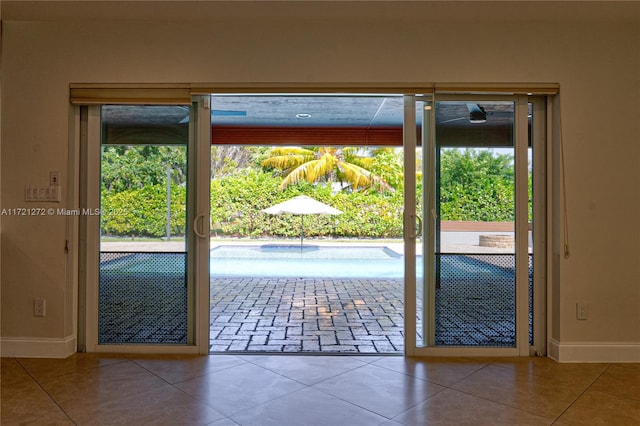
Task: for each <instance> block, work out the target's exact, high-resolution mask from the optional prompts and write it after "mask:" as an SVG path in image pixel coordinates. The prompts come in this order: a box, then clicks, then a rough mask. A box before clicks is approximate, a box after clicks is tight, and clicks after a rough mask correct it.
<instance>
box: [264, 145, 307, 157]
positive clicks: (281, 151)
mask: <svg viewBox="0 0 640 426" xmlns="http://www.w3.org/2000/svg"><path fill="white" fill-rule="evenodd" d="M269 155H272V156H279V155H306V156H313V155H314V152H313V151H312V150H310V149H307V148H301V147H299V146H278V147H275V148H272V149H271V151H269Z"/></svg>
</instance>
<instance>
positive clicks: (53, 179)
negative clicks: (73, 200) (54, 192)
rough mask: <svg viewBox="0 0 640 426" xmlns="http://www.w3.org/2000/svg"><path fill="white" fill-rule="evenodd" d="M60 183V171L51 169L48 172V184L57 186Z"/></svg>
mask: <svg viewBox="0 0 640 426" xmlns="http://www.w3.org/2000/svg"><path fill="white" fill-rule="evenodd" d="M59 185H60V172H59V171H57V170H52V171H50V172H49V186H59Z"/></svg>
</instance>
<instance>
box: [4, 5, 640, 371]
mask: <svg viewBox="0 0 640 426" xmlns="http://www.w3.org/2000/svg"><path fill="white" fill-rule="evenodd" d="M361 4H362V3H361ZM633 6H634V5H633V4H624V5H618V4H612V5H610V6H609V7H612V8H615V7H618V8H621V9H620V10H621V11H618V12H616V13H605V14H604V15H602V17H600V14H599V13H597V11H596V12H594V13H591V14H586V15H585V12H584V10H585V9H579V8H581V7H584V5H580V4H575V9H572V8H573V7H574V6H567V5H564V6H563V8H561V9H558V10H556V9H554V8H553V7H552V6H549V5H546V6H543V5H540V4H536V5H533V6H532V5H522V7H521V8H517V7H514V6H509V8H507V9H505V8H504V7H502V6H501V5H500V4H497V5H495V4H493V5H485V6H484V7H483V8H478V6H477V3H476V4H475V5H474V7H475V8H476V9H475V10H476V12H477V13H475V14H474V13H468V12H465V13H464V14H463V16H461V17H460V16H459V17H456V16H457V13H456V12H457V11H460V10H461V9H460V8H461V4H459V3H454V4H450V5H443V4H437V7H435V5H434V7H433V8H432V9H429V5H428V4H421V5H419V7H418V6H411V5H398V4H396V5H394V6H393V7H391V6H390V5H388V4H383V3H375V4H369V5H364V4H362V6H361V7H362V8H363V9H362V11H363V12H362V15H365V14H366V16H361V15H358V14H356V13H355V12H354V11H353V9H352V8H350V9H348V10H349V13H347V12H344V15H345V16H347V17H346V18H344V19H341V18H340V16H341V13H342V12H341V9H340V5H332V4H329V3H327V4H326V5H325V6H324V7H323V10H324V12H323V13H322V14H320V17H317V15H316V14H314V13H310V12H311V11H315V10H316V9H315V8H314V7H315V5H306V4H305V3H299V4H297V5H296V7H295V8H293V9H291V8H290V9H289V12H287V13H286V14H285V17H281V18H278V17H277V15H276V16H275V17H272V18H271V19H258V18H260V16H258V15H256V16H248V17H247V18H242V17H239V16H237V15H239V13H237V14H233V13H231V12H228V11H229V10H231V11H233V9H229V8H227V9H225V10H226V11H227V12H225V14H224V19H216V15H215V12H214V11H211V10H210V11H209V12H208V13H209V14H210V16H209V17H207V19H199V20H191V21H182V22H181V21H176V20H172V21H157V22H153V21H140V20H130V19H128V20H118V21H105V20H99V21H86V20H78V19H74V20H67V21H64V22H55V21H51V20H49V21H40V22H32V21H25V20H22V19H23V18H24V17H23V15H20V14H18V13H15V18H14V19H12V15H11V14H9V16H7V13H3V19H4V20H5V21H4V22H3V41H2V43H3V46H2V49H3V58H2V59H3V61H2V64H3V65H2V84H3V86H2V163H1V166H2V169H1V170H2V176H1V180H2V199H1V203H2V206H3V207H4V208H10V207H20V206H24V205H25V203H24V202H23V190H24V185H27V184H34V185H45V184H46V183H47V182H48V173H49V170H54V169H55V170H60V171H63V176H62V184H63V185H65V182H66V177H67V176H65V173H64V172H65V171H66V170H67V166H68V152H67V150H68V145H69V129H68V127H69V125H68V120H69V118H68V117H69V111H70V109H69V104H68V87H69V84H70V83H92V82H95V83H117V82H124V83H137V82H151V83H163V82H167V83H197V82H216V83H217V82H239V83H247V82H248V83H260V82H285V83H286V82H309V83H326V82H329V83H330V82H338V83H349V82H356V83H361V82H392V83H396V82H416V81H425V82H470V83H473V82H556V83H559V84H560V86H561V96H560V99H559V102H557V103H556V104H558V103H559V105H560V106H561V115H562V130H563V137H564V144H565V154H566V173H567V176H566V182H567V207H568V223H569V232H570V247H569V248H570V257H568V258H566V259H565V258H563V257H561V258H560V259H559V266H560V271H559V279H560V282H559V287H557V288H555V289H554V291H553V294H554V295H555V300H554V306H555V307H556V308H555V312H554V313H553V330H554V332H553V336H551V337H553V338H555V339H556V340H557V341H558V342H560V343H581V344H582V343H587V344H594V345H608V344H613V343H626V344H629V345H631V346H633V345H636V346H635V347H636V348H638V347H640V346H638V345H640V248H639V247H640V246H639V243H640V227H639V224H638V219H639V218H640V190H639V189H638V188H639V187H640V173H639V171H638V170H639V166H640V102H639V101H638V99H639V95H640V53H639V52H640V12H639V10H640V9H638V8H634V7H633ZM238 8H239V10H240V6H238ZM332 8H333V9H332ZM541 8H542V9H541ZM544 8H547V9H544ZM20 10H22V9H20ZM243 10H244V9H243ZM291 10H295V13H294V12H291ZM541 10H542V11H541ZM578 10H582V11H581V12H580V13H573V12H576V11H578ZM245 12H246V13H252V12H249V9H246V10H245ZM386 12H388V13H386ZM493 12H495V13H493ZM22 13H24V12H22ZM496 16H497V17H496ZM367 17H369V19H365V18H367ZM41 18H42V17H41ZM201 18H204V16H201ZM39 19H40V18H39ZM42 19H48V18H42ZM62 206H64V203H63V204H62V205H61V207H62ZM47 207H48V206H47ZM2 220H3V221H2V252H1V254H2V259H1V262H2V263H1V264H2V274H1V280H2V281H1V282H2V336H3V337H5V338H6V337H12V338H21V337H25V338H52V339H56V338H64V337H68V336H71V335H73V333H74V330H73V321H74V315H75V314H74V311H73V306H72V303H70V302H71V299H72V298H71V295H72V294H73V288H72V286H70V285H68V277H67V276H68V275H69V274H72V273H73V271H66V270H65V254H64V251H63V248H64V241H65V235H66V222H65V219H64V218H60V217H27V218H24V217H10V216H5V217H3V218H2ZM34 297H44V298H46V299H47V303H48V305H47V317H46V318H35V317H34V316H33V315H32V311H33V309H32V301H33V298H34ZM578 300H584V301H587V303H588V305H589V319H588V320H587V321H577V320H576V318H575V302H576V301H578ZM638 354H639V355H638V359H639V360H640V351H638Z"/></svg>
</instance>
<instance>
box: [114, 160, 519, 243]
mask: <svg viewBox="0 0 640 426" xmlns="http://www.w3.org/2000/svg"><path fill="white" fill-rule="evenodd" d="M280 182H281V178H279V177H274V176H272V175H271V174H269V173H266V172H263V171H260V170H253V169H246V170H240V171H238V172H237V173H236V174H234V175H230V176H225V177H223V178H221V179H216V180H212V181H211V225H212V234H214V235H218V236H234V237H268V236H276V237H297V236H299V235H300V220H301V218H300V216H295V215H289V214H283V215H276V216H274V215H269V214H266V213H263V212H262V210H263V209H265V208H267V207H270V206H272V205H274V204H277V203H280V202H282V201H285V200H288V199H290V198H292V197H294V196H296V195H300V194H304V195H308V196H310V197H313V198H315V199H317V200H318V201H321V202H323V203H325V204H328V205H330V206H332V207H335V208H337V209H339V210H341V211H342V212H343V214H341V215H338V216H332V215H311V216H305V217H304V229H305V236H309V237H327V238H331V237H336V238H402V211H403V194H402V192H401V191H396V192H391V193H389V192H386V193H378V192H375V191H371V192H355V193H344V192H340V193H337V194H332V193H331V189H330V188H329V187H326V186H322V185H317V186H316V185H312V184H307V183H304V184H299V185H292V186H289V187H287V188H286V189H285V190H280V189H279V185H280ZM417 191H418V196H421V188H420V187H418V188H417ZM185 200H186V196H185V188H184V187H183V186H178V185H174V186H173V187H172V203H171V233H172V235H184V233H185V217H186V215H185V205H186V202H185ZM441 201H442V203H441V212H440V213H441V214H440V217H441V219H442V220H477V221H495V220H497V221H500V220H506V221H509V220H512V218H513V189H512V187H511V186H510V183H508V182H505V183H504V184H503V183H501V182H499V181H496V180H493V181H488V180H486V179H485V180H484V181H482V183H480V182H478V184H477V185H466V186H462V185H459V184H458V185H450V187H449V188H443V189H442V193H441ZM166 208H167V207H166V187H165V186H164V185H148V186H145V187H143V188H141V189H131V190H126V191H122V192H119V193H108V192H105V193H103V197H102V211H103V215H102V232H103V235H108V236H129V237H163V236H165V235H166ZM418 214H419V215H420V214H421V212H420V208H418Z"/></svg>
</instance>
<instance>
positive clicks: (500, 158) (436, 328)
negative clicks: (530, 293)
mask: <svg viewBox="0 0 640 426" xmlns="http://www.w3.org/2000/svg"><path fill="white" fill-rule="evenodd" d="M450 99H453V100H440V101H437V102H435V105H434V108H433V109H434V111H431V112H430V115H429V117H431V119H432V120H433V122H434V125H433V126H429V121H428V118H425V119H424V120H423V121H424V122H425V123H426V126H424V128H422V127H420V126H418V129H419V136H418V137H419V138H420V139H421V143H420V146H419V147H418V150H417V151H418V154H416V158H421V159H422V161H421V162H419V163H417V164H418V165H417V167H418V169H417V172H416V211H424V212H426V213H425V216H424V217H425V220H424V236H423V238H422V239H421V240H420V241H417V242H416V243H417V244H418V245H419V246H420V247H419V248H417V249H416V252H417V253H418V256H417V258H416V263H417V265H418V266H417V273H416V325H417V327H416V347H417V348H420V347H441V348H456V347H480V348H482V347H489V348H515V347H516V346H517V343H518V341H517V327H516V322H517V318H518V315H517V306H518V297H517V287H518V286H517V284H516V282H517V281H518V278H517V277H518V274H517V273H516V247H517V246H516V184H515V182H516V173H515V169H516V160H515V159H516V142H515V141H516V128H515V122H516V101H515V100H509V99H507V100H502V99H501V100H489V101H487V100H482V99H476V98H474V100H467V99H465V98H450ZM458 99H459V100H458ZM503 99H504V98H503ZM425 106H428V105H425V104H424V103H423V104H421V103H420V102H418V103H417V104H416V111H417V114H419V115H424V111H425ZM419 122H420V121H419ZM429 127H431V129H429ZM525 220H526V219H525ZM420 252H422V253H424V256H422V257H421V256H420V255H419V253H420ZM525 255H526V254H525ZM525 276H526V275H525Z"/></svg>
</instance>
